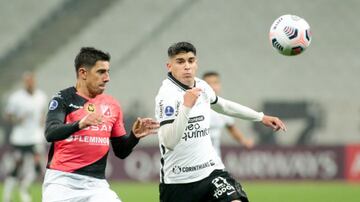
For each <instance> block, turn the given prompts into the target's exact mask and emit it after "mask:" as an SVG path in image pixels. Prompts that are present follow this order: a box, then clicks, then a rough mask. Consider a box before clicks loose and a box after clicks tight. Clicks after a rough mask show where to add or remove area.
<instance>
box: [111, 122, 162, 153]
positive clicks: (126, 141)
mask: <svg viewBox="0 0 360 202" xmlns="http://www.w3.org/2000/svg"><path fill="white" fill-rule="evenodd" d="M159 127H160V125H159V123H158V122H156V121H155V120H153V119H151V118H138V119H137V120H136V121H135V122H134V124H133V126H132V130H131V132H130V133H129V134H128V135H122V136H119V137H112V138H110V141H111V146H112V148H113V151H114V154H115V156H117V157H119V158H121V159H124V158H126V157H127V156H128V155H129V154H130V153H131V152H132V150H133V148H134V147H135V146H136V145H137V144H138V143H139V140H140V139H141V138H144V137H146V136H148V135H151V134H156V133H157V129H158V128H159ZM115 130H117V129H115ZM119 131H120V133H121V131H125V130H123V129H121V130H119ZM114 133H119V132H118V131H115V132H114Z"/></svg>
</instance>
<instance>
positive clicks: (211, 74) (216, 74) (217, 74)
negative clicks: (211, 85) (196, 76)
mask: <svg viewBox="0 0 360 202" xmlns="http://www.w3.org/2000/svg"><path fill="white" fill-rule="evenodd" d="M209 76H217V77H220V75H219V73H217V72H215V71H209V72H205V73H204V74H203V76H202V78H203V79H205V78H206V77H209Z"/></svg>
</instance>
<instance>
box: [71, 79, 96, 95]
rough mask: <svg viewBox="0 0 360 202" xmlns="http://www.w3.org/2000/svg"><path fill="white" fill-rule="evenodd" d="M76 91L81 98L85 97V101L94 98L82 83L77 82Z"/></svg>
mask: <svg viewBox="0 0 360 202" xmlns="http://www.w3.org/2000/svg"><path fill="white" fill-rule="evenodd" d="M75 88H76V91H77V94H79V95H81V96H82V97H85V98H87V99H91V98H95V97H96V95H93V94H92V93H91V92H90V91H89V89H88V88H87V87H86V85H84V84H83V83H81V82H79V81H78V82H77V83H76V86H75Z"/></svg>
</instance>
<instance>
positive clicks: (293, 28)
mask: <svg viewBox="0 0 360 202" xmlns="http://www.w3.org/2000/svg"><path fill="white" fill-rule="evenodd" d="M269 39H270V43H271V45H272V46H273V47H274V49H275V50H277V51H278V52H279V53H281V54H283V55H298V54H300V53H302V52H304V50H305V49H306V48H307V47H308V46H309V45H310V42H311V31H310V26H309V24H308V23H307V22H306V21H305V20H304V19H303V18H300V17H298V16H296V15H283V16H280V17H279V18H277V19H276V20H275V21H274V23H273V24H272V25H271V27H270V33H269Z"/></svg>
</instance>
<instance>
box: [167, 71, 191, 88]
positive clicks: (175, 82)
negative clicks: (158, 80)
mask: <svg viewBox="0 0 360 202" xmlns="http://www.w3.org/2000/svg"><path fill="white" fill-rule="evenodd" d="M168 79H169V80H170V81H171V82H173V83H174V84H175V85H177V86H178V87H180V88H181V89H182V90H184V91H186V90H189V89H191V88H193V87H196V81H194V86H193V87H189V86H187V85H185V84H183V83H181V82H180V81H179V80H177V79H175V77H174V76H173V75H172V74H171V72H168Z"/></svg>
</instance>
